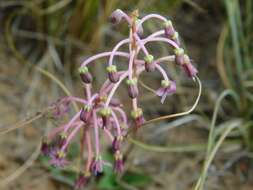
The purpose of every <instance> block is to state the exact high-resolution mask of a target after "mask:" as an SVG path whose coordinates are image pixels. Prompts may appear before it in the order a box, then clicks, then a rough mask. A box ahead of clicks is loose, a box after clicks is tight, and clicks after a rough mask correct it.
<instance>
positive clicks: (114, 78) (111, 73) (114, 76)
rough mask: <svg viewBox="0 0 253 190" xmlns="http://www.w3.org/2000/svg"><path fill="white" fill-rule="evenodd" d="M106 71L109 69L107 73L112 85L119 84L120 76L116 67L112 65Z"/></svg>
mask: <svg viewBox="0 0 253 190" xmlns="http://www.w3.org/2000/svg"><path fill="white" fill-rule="evenodd" d="M106 69H107V72H108V77H109V80H110V81H111V82H112V83H116V82H118V81H119V77H120V75H119V73H118V72H117V67H116V66H115V65H111V66H108V67H107V68H106Z"/></svg>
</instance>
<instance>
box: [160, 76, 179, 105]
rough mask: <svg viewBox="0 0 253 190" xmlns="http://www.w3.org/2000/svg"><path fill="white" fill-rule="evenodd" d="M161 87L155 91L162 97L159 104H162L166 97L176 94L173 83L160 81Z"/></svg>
mask: <svg viewBox="0 0 253 190" xmlns="http://www.w3.org/2000/svg"><path fill="white" fill-rule="evenodd" d="M161 86H162V87H161V88H159V89H158V90H157V91H156V94H157V96H161V97H162V99H161V103H162V104H163V103H164V101H165V98H166V97H167V95H169V94H173V93H175V92H176V83H175V82H174V81H168V80H162V81H161Z"/></svg>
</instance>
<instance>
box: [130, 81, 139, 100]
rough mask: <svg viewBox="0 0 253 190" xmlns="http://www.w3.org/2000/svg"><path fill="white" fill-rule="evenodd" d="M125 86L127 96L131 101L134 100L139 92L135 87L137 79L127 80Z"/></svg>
mask: <svg viewBox="0 0 253 190" xmlns="http://www.w3.org/2000/svg"><path fill="white" fill-rule="evenodd" d="M127 85H128V95H129V96H130V98H132V99H134V98H136V97H137V96H138V94H139V90H138V87H137V79H136V78H133V79H128V80H127Z"/></svg>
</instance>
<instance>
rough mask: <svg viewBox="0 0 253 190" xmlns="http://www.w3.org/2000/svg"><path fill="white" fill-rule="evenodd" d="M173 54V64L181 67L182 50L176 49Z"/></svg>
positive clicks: (182, 59) (182, 60)
mask: <svg viewBox="0 0 253 190" xmlns="http://www.w3.org/2000/svg"><path fill="white" fill-rule="evenodd" d="M174 53H175V62H176V64H178V65H183V63H184V49H182V48H177V49H175V50H174Z"/></svg>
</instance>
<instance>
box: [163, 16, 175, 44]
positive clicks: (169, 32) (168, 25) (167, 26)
mask: <svg viewBox="0 0 253 190" xmlns="http://www.w3.org/2000/svg"><path fill="white" fill-rule="evenodd" d="M175 32H176V31H175V29H174V27H173V25H172V22H171V21H170V20H166V21H165V22H164V34H165V36H166V37H168V38H170V39H171V38H172V37H173V36H174V34H175Z"/></svg>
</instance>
